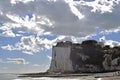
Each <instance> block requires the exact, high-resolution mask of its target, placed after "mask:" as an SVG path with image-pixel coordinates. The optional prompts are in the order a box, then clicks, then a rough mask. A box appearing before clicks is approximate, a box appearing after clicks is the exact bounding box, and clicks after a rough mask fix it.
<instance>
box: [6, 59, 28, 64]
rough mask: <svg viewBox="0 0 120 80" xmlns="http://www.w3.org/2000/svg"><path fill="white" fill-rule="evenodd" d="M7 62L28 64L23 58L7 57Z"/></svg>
mask: <svg viewBox="0 0 120 80" xmlns="http://www.w3.org/2000/svg"><path fill="white" fill-rule="evenodd" d="M7 63H13V64H23V65H26V64H29V62H27V61H26V60H25V59H23V58H7Z"/></svg>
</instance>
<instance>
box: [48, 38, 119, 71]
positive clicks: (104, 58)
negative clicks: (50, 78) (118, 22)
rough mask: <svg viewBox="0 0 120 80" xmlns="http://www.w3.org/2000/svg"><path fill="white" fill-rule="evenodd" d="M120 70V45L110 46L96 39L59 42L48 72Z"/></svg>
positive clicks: (53, 52) (54, 47)
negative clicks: (78, 41)
mask: <svg viewBox="0 0 120 80" xmlns="http://www.w3.org/2000/svg"><path fill="white" fill-rule="evenodd" d="M112 70H120V47H119V46H117V47H114V48H110V47H109V46H104V45H101V44H100V43H99V42H97V41H94V40H87V41H83V42H82V43H81V44H74V43H72V42H69V41H66V42H58V43H57V45H56V46H53V48H52V61H51V65H50V68H49V70H48V72H50V73H59V72H60V73H66V72H104V71H112Z"/></svg>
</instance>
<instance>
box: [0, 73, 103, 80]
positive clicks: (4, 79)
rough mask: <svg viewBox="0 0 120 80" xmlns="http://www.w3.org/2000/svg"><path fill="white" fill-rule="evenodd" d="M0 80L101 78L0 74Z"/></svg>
mask: <svg viewBox="0 0 120 80" xmlns="http://www.w3.org/2000/svg"><path fill="white" fill-rule="evenodd" d="M0 80H102V78H94V77H90V76H82V77H54V78H53V77H36V78H31V77H18V75H17V74H0Z"/></svg>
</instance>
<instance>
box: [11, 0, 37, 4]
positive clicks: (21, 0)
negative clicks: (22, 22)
mask: <svg viewBox="0 0 120 80" xmlns="http://www.w3.org/2000/svg"><path fill="white" fill-rule="evenodd" d="M31 1H35V0H11V3H12V4H17V3H19V2H23V3H28V2H31Z"/></svg>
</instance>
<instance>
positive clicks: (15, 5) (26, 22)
mask: <svg viewBox="0 0 120 80" xmlns="http://www.w3.org/2000/svg"><path fill="white" fill-rule="evenodd" d="M119 3H120V0H0V73H23V72H43V71H46V70H47V69H48V68H49V66H50V62H51V59H52V57H51V55H52V46H53V45H55V44H56V43H57V42H59V41H72V42H74V43H81V42H82V41H83V40H88V39H90V40H96V41H101V42H103V43H104V44H105V45H110V46H111V47H113V46H119V45H120V37H119V35H120V14H119V13H120V4H119Z"/></svg>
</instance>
